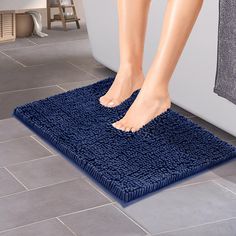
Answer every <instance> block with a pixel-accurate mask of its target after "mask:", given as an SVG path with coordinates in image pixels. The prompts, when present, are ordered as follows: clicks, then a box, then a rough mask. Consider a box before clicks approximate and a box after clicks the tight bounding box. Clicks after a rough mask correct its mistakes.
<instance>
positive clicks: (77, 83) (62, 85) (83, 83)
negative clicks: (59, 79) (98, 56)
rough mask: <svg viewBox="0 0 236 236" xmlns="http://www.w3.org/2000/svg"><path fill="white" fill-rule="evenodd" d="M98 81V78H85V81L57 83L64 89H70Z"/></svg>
mask: <svg viewBox="0 0 236 236" xmlns="http://www.w3.org/2000/svg"><path fill="white" fill-rule="evenodd" d="M98 81H100V79H98V78H97V79H95V78H93V79H91V80H86V81H80V82H73V83H63V84H59V86H60V87H62V88H63V89H65V90H72V89H76V88H81V87H84V86H88V85H91V84H93V83H96V82H98Z"/></svg>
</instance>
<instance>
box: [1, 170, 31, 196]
mask: <svg viewBox="0 0 236 236" xmlns="http://www.w3.org/2000/svg"><path fill="white" fill-rule="evenodd" d="M2 168H3V167H2ZM29 191H30V190H29ZM25 192H28V190H26V189H25V190H23V191H19V192H16V193H11V194H7V195H3V196H0V199H2V198H7V197H11V196H14V195H17V194H20V193H25Z"/></svg>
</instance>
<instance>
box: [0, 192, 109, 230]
mask: <svg viewBox="0 0 236 236" xmlns="http://www.w3.org/2000/svg"><path fill="white" fill-rule="evenodd" d="M24 192H27V191H24ZM112 204H113V203H106V204H103V205H98V206H95V207H90V208H87V209H84V210H79V211H75V212H71V213H66V214H62V215H59V216H54V217H50V218H47V219H44V220H39V221H35V222H32V223H29V224H26V225H21V226H17V227H13V228H10V229H6V230H2V231H0V234H1V233H4V232H8V231H11V230H15V229H19V228H24V227H27V226H30V225H34V224H37V223H41V222H44V221H49V220H53V219H58V218H59V217H63V216H67V215H72V214H76V213H81V212H85V211H89V210H93V209H97V208H100V207H104V206H108V205H112Z"/></svg>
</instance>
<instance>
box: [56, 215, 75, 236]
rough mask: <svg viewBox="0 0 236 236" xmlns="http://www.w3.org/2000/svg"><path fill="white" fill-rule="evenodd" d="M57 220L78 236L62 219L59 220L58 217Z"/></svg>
mask: <svg viewBox="0 0 236 236" xmlns="http://www.w3.org/2000/svg"><path fill="white" fill-rule="evenodd" d="M56 219H57V220H58V221H59V222H60V223H61V224H62V225H63V226H64V227H66V228H67V229H68V230H69V231H70V232H71V233H72V234H73V235H74V236H77V234H76V233H75V232H74V231H73V230H72V229H71V228H70V227H69V226H68V225H66V224H65V223H64V222H63V221H62V220H61V219H59V218H58V217H56Z"/></svg>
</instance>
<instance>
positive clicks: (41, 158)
mask: <svg viewBox="0 0 236 236" xmlns="http://www.w3.org/2000/svg"><path fill="white" fill-rule="evenodd" d="M56 156H57V155H50V156H45V157H40V158H37V159H32V160H28V161H21V162H17V163H14V164H10V165H7V166H2V167H0V168H8V167H12V166H18V165H21V164H26V163H30V162H36V161H41V160H44V159H47V158H53V157H56Z"/></svg>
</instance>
